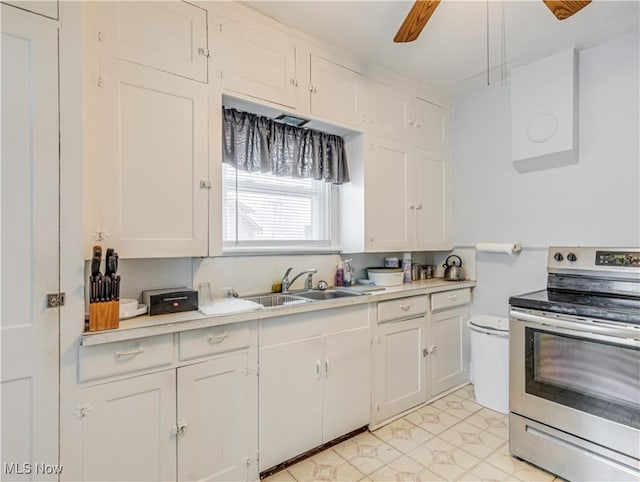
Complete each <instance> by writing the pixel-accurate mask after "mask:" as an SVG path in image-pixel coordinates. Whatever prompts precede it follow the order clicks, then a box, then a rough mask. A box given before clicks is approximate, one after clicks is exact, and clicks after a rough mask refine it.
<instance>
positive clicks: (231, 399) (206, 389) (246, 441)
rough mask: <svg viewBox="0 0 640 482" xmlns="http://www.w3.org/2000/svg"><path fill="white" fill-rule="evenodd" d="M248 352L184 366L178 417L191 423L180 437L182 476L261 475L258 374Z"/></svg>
mask: <svg viewBox="0 0 640 482" xmlns="http://www.w3.org/2000/svg"><path fill="white" fill-rule="evenodd" d="M248 353H249V352H248V351H246V350H245V351H240V352H235V353H230V354H228V355H225V356H223V357H221V358H218V359H215V360H211V361H208V362H204V363H197V364H194V365H189V366H186V367H182V368H179V369H178V419H177V420H178V426H181V425H184V426H186V430H185V432H184V433H183V434H181V435H179V436H178V480H220V481H225V480H255V479H256V478H257V476H258V472H257V463H256V460H255V458H256V451H257V449H258V440H257V433H258V424H257V419H256V417H257V412H258V405H257V402H258V394H257V389H258V378H257V370H255V369H253V370H249V369H248V368H249V357H248ZM252 414H253V415H252ZM247 462H249V463H250V464H247ZM249 470H252V471H253V472H252V474H251V476H249V473H248V471H249Z"/></svg>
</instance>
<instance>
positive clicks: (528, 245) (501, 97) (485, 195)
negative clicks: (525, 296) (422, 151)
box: [453, 32, 640, 314]
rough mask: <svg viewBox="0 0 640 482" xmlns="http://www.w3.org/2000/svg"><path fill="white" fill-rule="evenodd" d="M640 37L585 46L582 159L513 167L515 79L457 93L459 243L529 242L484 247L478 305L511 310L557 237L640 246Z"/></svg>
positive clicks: (540, 278) (540, 276)
mask: <svg viewBox="0 0 640 482" xmlns="http://www.w3.org/2000/svg"><path fill="white" fill-rule="evenodd" d="M638 44H639V37H638V32H635V33H633V34H629V35H625V36H623V37H619V38H617V39H614V40H611V41H608V42H606V43H603V44H600V45H598V46H596V47H593V48H591V49H589V50H585V51H582V52H580V54H579V76H578V82H579V86H578V97H579V106H578V109H579V125H580V127H579V151H580V158H579V162H578V164H576V165H572V166H566V167H561V168H556V169H548V170H543V171H537V172H531V173H526V174H519V173H518V172H517V171H516V170H515V169H514V168H513V164H512V162H511V140H510V136H511V131H510V97H509V86H508V85H506V86H491V87H488V88H486V89H483V90H482V91H479V92H475V93H472V94H469V95H466V96H463V97H460V98H458V99H456V100H455V101H454V152H453V158H454V175H453V178H454V180H455V181H454V223H455V233H456V238H455V244H456V246H473V245H475V244H476V243H478V242H511V241H518V242H522V243H523V246H525V250H524V251H523V252H522V253H521V254H520V255H519V256H517V257H510V256H505V255H495V254H486V253H484V254H483V253H480V254H478V255H477V279H478V287H477V289H476V290H475V299H474V307H473V311H474V312H476V313H480V312H483V313H495V314H506V312H507V303H508V296H509V295H512V294H518V293H521V292H524V291H534V290H537V289H542V288H544V286H545V279H546V271H545V270H546V252H545V250H546V247H548V246H550V245H551V246H554V245H583V246H589V245H595V246H640V188H639V183H640V160H639V159H640V152H639V151H640V149H639V129H640V125H639V116H640V109H639V103H640V101H639V85H640V79H639V76H638V58H639V49H638Z"/></svg>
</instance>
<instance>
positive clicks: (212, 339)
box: [207, 333, 229, 345]
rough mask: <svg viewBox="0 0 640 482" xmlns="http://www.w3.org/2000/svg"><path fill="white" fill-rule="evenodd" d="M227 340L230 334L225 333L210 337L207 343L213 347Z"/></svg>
mask: <svg viewBox="0 0 640 482" xmlns="http://www.w3.org/2000/svg"><path fill="white" fill-rule="evenodd" d="M227 338H229V333H223V334H222V335H209V336H208V337H207V341H208V342H209V343H211V344H212V345H216V344H218V343H222V342H223V341H224V340H226V339H227Z"/></svg>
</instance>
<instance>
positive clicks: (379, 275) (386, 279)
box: [367, 268, 404, 286]
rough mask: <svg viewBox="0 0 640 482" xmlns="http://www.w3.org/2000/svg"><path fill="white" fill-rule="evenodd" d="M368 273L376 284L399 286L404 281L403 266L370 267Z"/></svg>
mask: <svg viewBox="0 0 640 482" xmlns="http://www.w3.org/2000/svg"><path fill="white" fill-rule="evenodd" d="M367 274H368V276H369V279H370V280H371V281H373V282H374V283H375V284H376V286H399V285H401V284H402V283H403V281H404V271H402V268H386V269H385V268H369V269H368V270H367Z"/></svg>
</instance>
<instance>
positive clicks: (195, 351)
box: [178, 323, 251, 360]
mask: <svg viewBox="0 0 640 482" xmlns="http://www.w3.org/2000/svg"><path fill="white" fill-rule="evenodd" d="M179 336H180V338H179V341H178V350H179V357H180V360H190V359H191V358H197V357H201V356H207V355H215V354H216V353H224V352H227V351H233V350H240V349H242V348H248V347H249V346H250V345H251V330H249V325H248V324H247V323H237V324H233V325H223V326H214V327H211V328H203V329H201V330H192V331H185V332H182V333H180V335H179Z"/></svg>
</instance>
